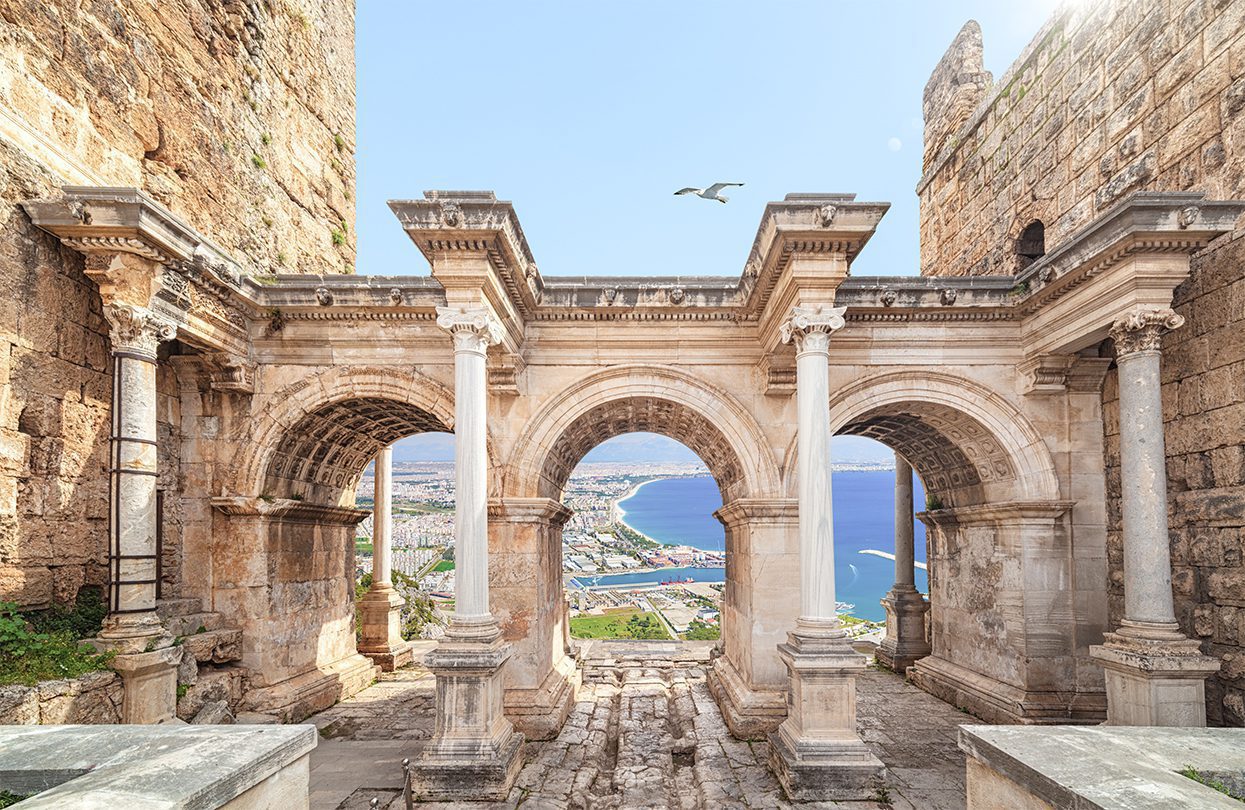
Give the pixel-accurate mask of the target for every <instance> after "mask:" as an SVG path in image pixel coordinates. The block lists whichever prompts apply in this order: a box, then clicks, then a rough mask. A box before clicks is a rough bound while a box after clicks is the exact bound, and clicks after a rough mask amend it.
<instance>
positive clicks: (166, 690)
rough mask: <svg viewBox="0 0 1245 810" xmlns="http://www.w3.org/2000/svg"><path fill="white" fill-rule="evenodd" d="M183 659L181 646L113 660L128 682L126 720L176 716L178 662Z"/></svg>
mask: <svg viewBox="0 0 1245 810" xmlns="http://www.w3.org/2000/svg"><path fill="white" fill-rule="evenodd" d="M181 660H182V648H181V647H164V648H162V649H159V650H152V651H151V652H138V653H123V654H120V655H118V656H116V657H115V658H113V659H112V668H113V669H115V670H116V671H117V672H118V673H120V675H121V682H122V683H123V684H124V685H125V697H124V702H123V703H122V708H121V720H122V722H125V723H166V722H169V721H171V720H172V719H173V718H174V717H176V715H177V665H178V664H179V663H180V662H181Z"/></svg>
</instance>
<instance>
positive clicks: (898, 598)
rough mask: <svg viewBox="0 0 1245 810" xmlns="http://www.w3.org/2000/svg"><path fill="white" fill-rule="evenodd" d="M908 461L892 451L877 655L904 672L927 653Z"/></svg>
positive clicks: (888, 664) (924, 605)
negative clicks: (891, 551) (890, 548)
mask: <svg viewBox="0 0 1245 810" xmlns="http://www.w3.org/2000/svg"><path fill="white" fill-rule="evenodd" d="M912 507H913V504H912V465H910V464H909V463H908V461H907V459H905V458H904V457H903V456H901V455H899V454H898V453H896V454H895V584H894V585H893V586H892V587H891V590H890V593H888V594H886V596H885V597H884V598H883V599H882V607H884V608H885V609H886V638H885V639H883V640H882V644H881V645H879V647H878V651H877V659H878V661H879V662H881V663H882V664H885V665H886V666H888V667H890V668H891V669H893V670H894V671H896V672H900V673H902V672H904V671H906V670H907V669H908V667H909V666H911V665H912V663H913V662H914V661H916V659H918V658H924V657H925V656H927V655H929V653H930V646H929V643H928V642H927V641H926V639H925V614H926V613H927V612H928V611H929V603H928V602H927V601H926V600H925V597H924V596H922V595H921V594H920V592H918V591H917V589H916V545H915V532H914V527H913V509H912Z"/></svg>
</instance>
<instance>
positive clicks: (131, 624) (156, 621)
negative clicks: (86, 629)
mask: <svg viewBox="0 0 1245 810" xmlns="http://www.w3.org/2000/svg"><path fill="white" fill-rule="evenodd" d="M173 640H174V639H173V634H172V633H170V632H169V631H168V630H167V629H166V628H165V626H164V623H163V622H162V621H160V616H159V614H157V613H156V612H155V610H149V611H143V612H142V613H110V614H109V615H108V616H107V617H106V618H105V619H104V626H103V627H102V628H101V629H100V631H99V636H97V637H96V638H95V639H92V640H91V641H89V642H88V643H90V644H91V645H92V646H93V647H95V648H96V649H99V650H106V651H112V652H115V653H116V654H117V655H129V654H131V653H144V652H150V651H151V650H154V649H157V648H162V647H168V646H169V645H171V644H172V643H173Z"/></svg>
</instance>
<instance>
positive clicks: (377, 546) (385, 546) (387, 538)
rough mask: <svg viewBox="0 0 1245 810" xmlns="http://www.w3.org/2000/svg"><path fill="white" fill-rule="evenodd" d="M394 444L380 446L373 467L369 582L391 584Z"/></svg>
mask: <svg viewBox="0 0 1245 810" xmlns="http://www.w3.org/2000/svg"><path fill="white" fill-rule="evenodd" d="M392 566H393V446H392V445H390V446H388V447H384V448H381V451H380V452H379V453H377V454H376V461H375V463H374V465H373V467H372V584H373V585H376V584H378V583H379V584H380V585H392V584H393V580H392V575H391V574H390V571H391V570H392Z"/></svg>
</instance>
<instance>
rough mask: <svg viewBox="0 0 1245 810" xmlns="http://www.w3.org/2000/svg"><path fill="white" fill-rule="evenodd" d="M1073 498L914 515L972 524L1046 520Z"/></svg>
mask: <svg viewBox="0 0 1245 810" xmlns="http://www.w3.org/2000/svg"><path fill="white" fill-rule="evenodd" d="M1075 505H1076V501H1010V502H1008V503H984V504H978V505H974V506H951V507H946V508H943V509H929V510H926V511H924V512H918V513H917V517H918V518H920V519H921V520H922V521H924V522H925V523H927V524H931V525H934V526H957V525H958V526H972V525H980V524H988V523H1013V524H1014V523H1033V524H1038V525H1042V524H1049V523H1053V522H1054V521H1056V520H1058V519H1059V518H1060V517H1061V516H1062V515H1063V514H1064V513H1066V512H1068V511H1069V510H1071V509H1072V507H1073V506H1075Z"/></svg>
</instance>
